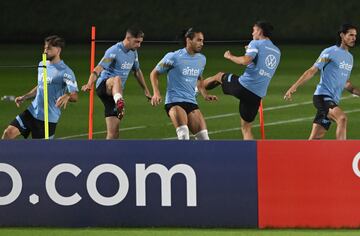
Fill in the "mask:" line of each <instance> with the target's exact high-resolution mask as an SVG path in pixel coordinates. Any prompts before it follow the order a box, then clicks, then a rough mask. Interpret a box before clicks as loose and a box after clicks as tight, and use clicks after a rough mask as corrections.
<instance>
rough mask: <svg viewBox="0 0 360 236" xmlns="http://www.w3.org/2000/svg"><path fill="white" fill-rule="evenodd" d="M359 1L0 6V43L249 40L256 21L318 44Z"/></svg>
mask: <svg viewBox="0 0 360 236" xmlns="http://www.w3.org/2000/svg"><path fill="white" fill-rule="evenodd" d="M359 10H360V1H353V0H351V1H349V0H348V1H326V0H316V1H315V0H303V1H281V0H274V1H261V0H252V1H241V0H240V1H236V0H222V1H218V0H202V1H200V0H192V1H190V0H181V1H180V0H178V1H173V0H168V1H165V0H152V1H140V0H119V1H114V0H109V1H104V0H103V1H100V0H87V1H79V0H75V1H71V0H63V1H49V0H48V1H31V0H17V1H16V0H13V1H1V3H0V27H1V31H0V32H1V34H0V41H1V42H3V43H4V42H5V43H30V42H39V40H41V41H42V40H43V38H44V37H45V36H47V35H49V34H59V35H62V36H63V37H65V39H66V40H67V41H68V42H76V43H87V42H88V41H89V37H90V27H91V25H95V26H96V27H97V38H98V39H119V40H120V39H122V38H123V35H124V31H125V30H126V28H127V27H129V26H132V25H136V26H138V27H141V28H142V29H143V30H144V32H145V40H175V39H176V35H177V34H179V32H180V31H181V30H182V29H183V28H186V27H188V26H197V27H200V28H201V29H202V30H203V32H204V33H205V37H206V39H207V40H232V39H249V38H250V37H251V27H252V25H253V23H254V22H255V21H256V20H258V19H264V20H267V21H270V22H272V23H273V25H274V26H275V31H274V37H273V39H274V40H277V41H278V42H282V43H323V42H328V41H333V40H335V38H336V32H337V30H338V27H339V25H340V24H342V23H343V22H351V23H354V24H355V25H356V24H358V23H359V22H360V14H359V12H360V11H359Z"/></svg>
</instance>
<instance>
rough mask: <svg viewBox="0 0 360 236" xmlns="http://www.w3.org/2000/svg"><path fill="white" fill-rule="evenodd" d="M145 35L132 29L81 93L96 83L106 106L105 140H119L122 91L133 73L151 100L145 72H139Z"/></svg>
mask: <svg viewBox="0 0 360 236" xmlns="http://www.w3.org/2000/svg"><path fill="white" fill-rule="evenodd" d="M143 38H144V33H143V32H142V31H141V30H139V29H133V28H130V29H128V30H127V31H126V35H125V38H124V40H123V41H122V42H119V43H117V44H115V45H113V46H111V47H110V48H109V49H107V50H106V52H105V55H104V57H103V58H102V59H101V61H100V63H99V64H98V65H97V66H96V67H95V68H94V71H93V72H92V73H91V74H90V77H89V80H88V83H87V84H86V85H84V86H82V88H81V90H82V91H89V90H90V89H91V88H92V85H93V83H94V82H95V81H96V80H97V81H96V93H97V95H98V97H99V98H100V99H101V101H102V102H103V104H104V107H105V122H106V130H107V134H106V139H117V138H118V137H119V125H120V120H121V119H122V117H123V116H124V107H125V103H124V99H123V89H124V87H125V83H126V81H127V79H128V76H129V73H130V71H133V72H134V75H135V78H136V79H137V81H138V82H139V84H140V86H141V88H142V89H143V90H144V93H145V96H146V97H147V98H148V99H149V100H150V99H151V95H150V92H149V89H148V88H147V86H146V83H145V80H144V76H143V73H142V72H141V70H140V65H139V58H138V53H137V49H138V48H140V45H141V43H142V41H143Z"/></svg>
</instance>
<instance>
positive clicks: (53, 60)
mask: <svg viewBox="0 0 360 236" xmlns="http://www.w3.org/2000/svg"><path fill="white" fill-rule="evenodd" d="M60 61H61V59H60V56H57V57H54V59H52V60H51V61H50V64H56V63H59V62H60Z"/></svg>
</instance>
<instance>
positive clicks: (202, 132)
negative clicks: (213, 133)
mask: <svg viewBox="0 0 360 236" xmlns="http://www.w3.org/2000/svg"><path fill="white" fill-rule="evenodd" d="M195 139H196V140H209V139H210V138H209V134H208V131H207V129H203V130H200V132H198V133H196V134H195Z"/></svg>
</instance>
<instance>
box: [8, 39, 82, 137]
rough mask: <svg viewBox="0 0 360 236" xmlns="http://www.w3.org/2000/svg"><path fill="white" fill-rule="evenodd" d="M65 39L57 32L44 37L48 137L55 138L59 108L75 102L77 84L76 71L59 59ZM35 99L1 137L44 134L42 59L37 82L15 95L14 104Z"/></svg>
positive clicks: (43, 135)
mask: <svg viewBox="0 0 360 236" xmlns="http://www.w3.org/2000/svg"><path fill="white" fill-rule="evenodd" d="M64 46H65V42H64V40H63V39H62V38H60V37H59V36H57V35H53V36H49V37H47V38H45V45H44V53H46V58H47V62H46V67H47V83H48V103H49V107H48V111H49V136H50V138H54V135H55V129H56V124H57V122H58V121H59V118H60V114H61V111H60V108H62V107H63V108H64V109H65V108H66V105H67V103H68V102H76V101H77V100H78V96H77V91H78V87H77V83H76V79H75V75H74V73H73V71H72V70H71V69H70V68H69V67H68V66H67V65H66V64H65V63H64V61H62V60H61V59H60V54H61V51H62V50H63V48H64ZM32 98H35V99H34V100H33V101H32V103H31V104H30V106H29V107H28V108H27V109H26V110H25V111H24V112H23V113H21V114H20V115H18V116H16V118H15V119H14V120H13V121H12V122H11V123H10V125H9V126H8V127H7V128H6V129H5V131H4V133H3V136H2V138H3V139H14V138H16V137H17V136H19V135H20V134H21V135H22V136H24V138H27V137H28V136H29V135H30V133H31V135H32V138H33V139H42V138H44V137H45V127H44V88H43V67H42V62H40V63H39V68H38V85H37V86H36V87H35V88H33V89H32V90H31V91H30V92H28V93H27V94H25V95H23V96H19V97H16V98H15V103H16V105H17V106H18V107H20V105H21V103H23V102H24V101H26V100H28V99H32Z"/></svg>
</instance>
